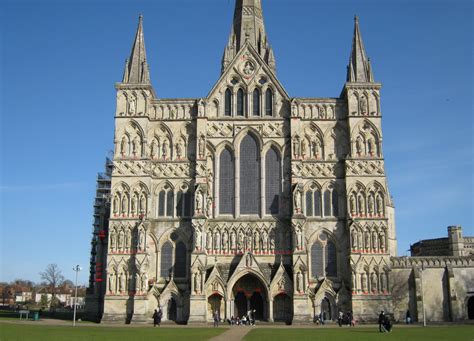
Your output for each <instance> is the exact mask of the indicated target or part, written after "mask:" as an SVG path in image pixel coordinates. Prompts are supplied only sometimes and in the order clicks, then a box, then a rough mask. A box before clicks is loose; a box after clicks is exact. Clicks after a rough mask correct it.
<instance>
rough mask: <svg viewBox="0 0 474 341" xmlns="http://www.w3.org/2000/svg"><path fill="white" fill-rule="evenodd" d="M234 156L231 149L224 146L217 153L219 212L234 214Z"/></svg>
mask: <svg viewBox="0 0 474 341" xmlns="http://www.w3.org/2000/svg"><path fill="white" fill-rule="evenodd" d="M234 169H235V158H234V156H233V153H232V150H231V149H230V148H228V146H224V148H223V149H222V151H221V152H220V155H219V213H220V214H234V197H235V188H234V184H235V180H234V179H235V174H234Z"/></svg>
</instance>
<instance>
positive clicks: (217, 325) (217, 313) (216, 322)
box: [214, 310, 219, 328]
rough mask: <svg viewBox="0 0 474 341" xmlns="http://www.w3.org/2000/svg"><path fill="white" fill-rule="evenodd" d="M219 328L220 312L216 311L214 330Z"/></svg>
mask: <svg viewBox="0 0 474 341" xmlns="http://www.w3.org/2000/svg"><path fill="white" fill-rule="evenodd" d="M217 327H219V312H218V311H217V310H216V312H215V313H214V328H217Z"/></svg>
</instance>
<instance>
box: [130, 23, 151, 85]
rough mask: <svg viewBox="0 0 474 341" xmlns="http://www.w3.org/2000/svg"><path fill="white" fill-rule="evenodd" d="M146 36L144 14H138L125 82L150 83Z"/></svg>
mask: <svg viewBox="0 0 474 341" xmlns="http://www.w3.org/2000/svg"><path fill="white" fill-rule="evenodd" d="M146 59H147V58H146V51H145V38H144V36H143V15H142V14H140V15H139V16H138V28H137V33H136V35H135V41H134V42H133V47H132V52H131V54H130V58H129V59H128V63H127V65H126V68H127V70H126V72H125V73H126V75H127V77H124V82H125V83H132V84H149V83H150V75H149V72H148V65H147V63H146Z"/></svg>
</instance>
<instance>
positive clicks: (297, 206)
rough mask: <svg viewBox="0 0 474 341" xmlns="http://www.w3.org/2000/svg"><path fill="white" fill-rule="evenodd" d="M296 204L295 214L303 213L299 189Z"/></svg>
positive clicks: (296, 192) (295, 198)
mask: <svg viewBox="0 0 474 341" xmlns="http://www.w3.org/2000/svg"><path fill="white" fill-rule="evenodd" d="M294 204H295V213H299V212H301V192H300V190H299V189H297V190H296V191H295V196H294Z"/></svg>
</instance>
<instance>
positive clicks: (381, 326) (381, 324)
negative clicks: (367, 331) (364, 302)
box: [379, 310, 385, 333]
mask: <svg viewBox="0 0 474 341" xmlns="http://www.w3.org/2000/svg"><path fill="white" fill-rule="evenodd" d="M384 323H385V312H384V311H383V310H382V311H381V312H380V314H379V332H381V333H383V332H385V326H384Z"/></svg>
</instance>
